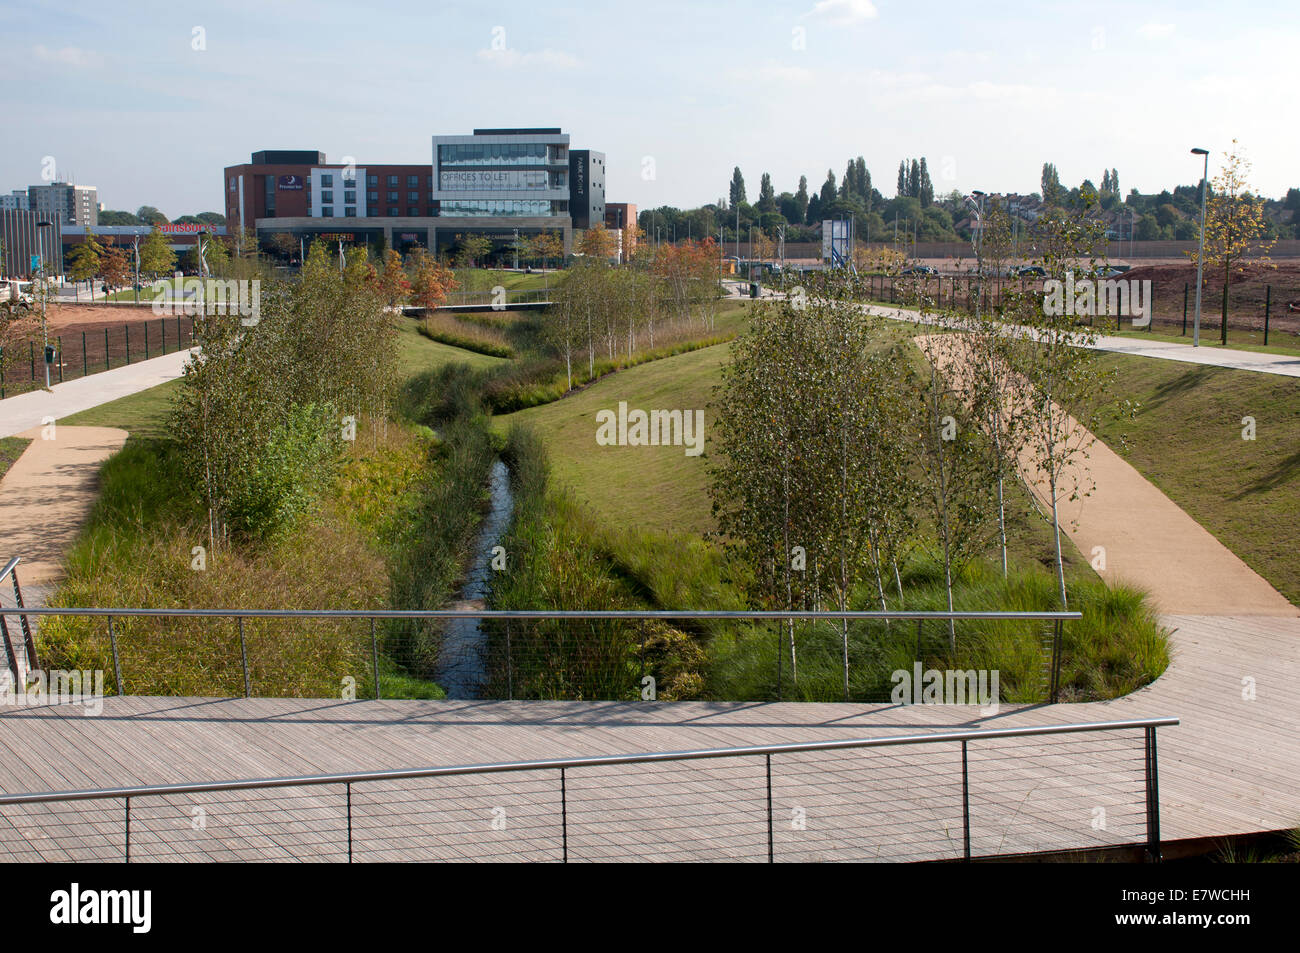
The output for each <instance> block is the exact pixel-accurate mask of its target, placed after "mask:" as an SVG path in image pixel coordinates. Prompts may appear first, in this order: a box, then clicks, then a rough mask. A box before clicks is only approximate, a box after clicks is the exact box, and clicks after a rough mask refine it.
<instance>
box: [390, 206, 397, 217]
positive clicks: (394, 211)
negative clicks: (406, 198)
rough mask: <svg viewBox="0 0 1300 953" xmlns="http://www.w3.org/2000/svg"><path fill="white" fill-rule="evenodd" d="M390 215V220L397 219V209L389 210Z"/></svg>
mask: <svg viewBox="0 0 1300 953" xmlns="http://www.w3.org/2000/svg"><path fill="white" fill-rule="evenodd" d="M388 215H389V217H390V218H397V209H395V208H390V209H389V210H388Z"/></svg>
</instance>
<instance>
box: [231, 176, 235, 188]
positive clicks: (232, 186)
mask: <svg viewBox="0 0 1300 953" xmlns="http://www.w3.org/2000/svg"><path fill="white" fill-rule="evenodd" d="M230 191H232V192H233V191H235V177H234V176H233V175H232V176H231V177H230Z"/></svg>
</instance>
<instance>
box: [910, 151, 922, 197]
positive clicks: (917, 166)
mask: <svg viewBox="0 0 1300 953" xmlns="http://www.w3.org/2000/svg"><path fill="white" fill-rule="evenodd" d="M907 194H908V195H910V196H911V197H912V198H919V197H920V195H921V163H920V162H918V161H917V160H916V159H913V160H912V164H911V166H909V167H908V170H907Z"/></svg>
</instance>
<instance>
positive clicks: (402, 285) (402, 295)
mask: <svg viewBox="0 0 1300 953" xmlns="http://www.w3.org/2000/svg"><path fill="white" fill-rule="evenodd" d="M375 290H376V291H377V292H378V294H379V297H380V299H382V300H383V302H384V304H385V305H386V306H387V307H389V308H396V307H398V306H399V305H401V304H402V303H403V302H404V301H406V299H407V298H408V297H409V296H410V294H411V282H410V279H408V278H407V276H406V269H405V268H403V267H402V256H401V254H400V253H398V252H397V250H396V249H392V248H390V249H389V250H388V254H387V255H386V256H385V258H384V267H383V269H382V270H381V271H380V272H379V274H378V277H377V279H376V281H375Z"/></svg>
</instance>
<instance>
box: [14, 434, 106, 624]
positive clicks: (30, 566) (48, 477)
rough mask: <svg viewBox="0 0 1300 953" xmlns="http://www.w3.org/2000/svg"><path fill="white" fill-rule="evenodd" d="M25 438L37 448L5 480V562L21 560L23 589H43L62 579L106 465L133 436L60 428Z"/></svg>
mask: <svg viewBox="0 0 1300 953" xmlns="http://www.w3.org/2000/svg"><path fill="white" fill-rule="evenodd" d="M20 436H23V437H27V438H28V439H30V440H31V441H32V442H31V443H30V444H28V446H27V449H26V450H25V451H23V455H22V456H21V457H19V458H18V459H17V460H16V461H15V462H14V465H13V466H11V467H10V468H9V471H8V472H7V473H5V475H4V479H3V480H0V561H3V560H7V559H8V558H9V557H10V556H21V557H22V559H23V561H22V565H21V566H20V567H19V578H20V580H21V581H22V582H23V584H24V585H26V584H43V583H48V582H51V581H53V580H55V579H56V578H57V577H58V575H59V573H60V568H61V565H62V561H63V557H64V556H65V555H66V554H67V552H68V551H69V550H70V549H71V548H72V545H73V543H75V542H76V540H77V534H78V533H80V532H81V528H82V526H83V525H84V524H85V522H86V518H87V517H88V516H89V515H90V510H91V507H92V506H94V504H95V498H96V497H97V496H98V494H99V468H100V465H101V464H103V462H104V461H105V460H107V459H108V458H109V457H111V456H112V455H113V454H114V453H116V452H117V451H118V450H120V449H121V448H122V444H124V443H126V436H127V434H126V431H125V430H118V429H117V428H115V427H64V426H61V425H59V426H55V427H51V428H46V427H37V428H34V429H31V430H27V431H24V432H23V433H22V434H20ZM29 602H31V603H32V604H34V600H31V601H29Z"/></svg>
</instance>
